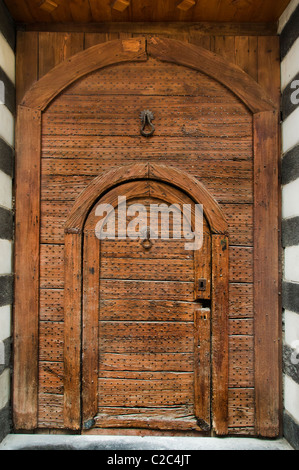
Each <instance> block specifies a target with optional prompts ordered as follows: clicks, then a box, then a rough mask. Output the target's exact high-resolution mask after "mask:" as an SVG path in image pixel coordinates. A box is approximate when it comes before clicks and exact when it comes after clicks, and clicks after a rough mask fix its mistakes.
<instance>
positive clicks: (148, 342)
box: [99, 322, 193, 354]
mask: <svg viewBox="0 0 299 470" xmlns="http://www.w3.org/2000/svg"><path fill="white" fill-rule="evenodd" d="M128 331H129V332H130V334H129V336H128ZM99 334H100V338H101V342H100V354H101V353H102V352H104V353H105V352H108V351H109V352H111V353H116V352H118V353H124V354H126V353H128V352H134V353H137V352H139V353H141V352H144V353H149V352H153V353H156V354H157V353H160V352H161V353H166V352H167V353H169V352H179V353H184V352H190V351H193V325H192V324H189V323H182V322H175V323H166V322H150V323H144V324H142V323H140V324H136V323H132V324H131V323H130V322H126V323H123V322H121V323H119V322H116V323H115V322H101V325H100V333H99Z"/></svg>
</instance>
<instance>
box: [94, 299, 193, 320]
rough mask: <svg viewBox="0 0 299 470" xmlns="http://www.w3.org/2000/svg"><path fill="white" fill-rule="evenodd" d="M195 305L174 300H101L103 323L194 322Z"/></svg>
mask: <svg viewBox="0 0 299 470" xmlns="http://www.w3.org/2000/svg"><path fill="white" fill-rule="evenodd" d="M193 311H194V308H193V305H192V304H191V303H190V302H179V301H173V300H152V299H150V300H141V299H138V300H135V299H133V300H132V299H120V300H119V299H113V300H102V299H100V318H101V320H102V321H113V320H117V321H126V320H130V321H184V322H186V321H189V322H192V321H193Z"/></svg>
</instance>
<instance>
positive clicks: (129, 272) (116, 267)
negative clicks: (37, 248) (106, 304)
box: [101, 246, 194, 289]
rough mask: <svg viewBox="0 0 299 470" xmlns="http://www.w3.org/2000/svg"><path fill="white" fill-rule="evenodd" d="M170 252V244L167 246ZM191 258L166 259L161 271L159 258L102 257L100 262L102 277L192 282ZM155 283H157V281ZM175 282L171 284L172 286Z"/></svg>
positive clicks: (192, 268)
mask: <svg viewBox="0 0 299 470" xmlns="http://www.w3.org/2000/svg"><path fill="white" fill-rule="evenodd" d="M169 251H170V253H171V246H170V247H169ZM193 264H194V263H193V259H192V258H190V259H186V260H181V259H177V260H176V259H166V260H165V261H164V263H163V266H164V269H165V271H163V272H161V259H160V258H158V259H151V258H149V259H142V260H139V259H134V258H127V259H126V258H119V259H118V258H110V257H109V258H103V259H102V262H101V277H102V279H114V280H115V279H126V280H131V279H134V280H136V281H137V280H150V281H184V282H193V280H194V266H193ZM155 285H158V284H157V283H156V284H155ZM174 286H175V284H173V287H174ZM116 289H117V287H116Z"/></svg>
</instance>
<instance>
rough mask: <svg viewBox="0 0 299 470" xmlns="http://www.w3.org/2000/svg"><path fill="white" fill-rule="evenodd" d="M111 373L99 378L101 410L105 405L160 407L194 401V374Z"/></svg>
mask: <svg viewBox="0 0 299 470" xmlns="http://www.w3.org/2000/svg"><path fill="white" fill-rule="evenodd" d="M106 374H107V372H105V375H106ZM111 375H112V373H111V374H110V376H109V374H108V377H105V376H104V377H102V376H101V377H100V378H99V409H101V407H102V406H127V407H144V408H148V407H149V408H150V407H154V408H159V407H163V406H167V405H168V406H169V404H171V406H179V405H185V404H187V405H188V404H190V405H192V404H193V401H194V397H193V374H192V373H188V372H185V373H183V372H180V373H173V372H166V371H164V372H163V374H161V373H160V372H150V373H147V372H126V371H123V372H118V373H115V372H113V375H114V376H115V378H114V377H113V375H112V376H111ZM111 390H113V393H111Z"/></svg>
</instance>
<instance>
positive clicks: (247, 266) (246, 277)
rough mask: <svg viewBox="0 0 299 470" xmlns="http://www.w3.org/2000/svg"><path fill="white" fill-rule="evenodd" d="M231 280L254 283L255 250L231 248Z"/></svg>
mask: <svg viewBox="0 0 299 470" xmlns="http://www.w3.org/2000/svg"><path fill="white" fill-rule="evenodd" d="M229 279H230V281H231V282H246V283H248V282H253V248H251V247H249V248H247V247H246V248H244V247H236V246H231V247H230V253H229Z"/></svg>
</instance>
